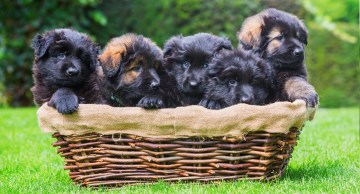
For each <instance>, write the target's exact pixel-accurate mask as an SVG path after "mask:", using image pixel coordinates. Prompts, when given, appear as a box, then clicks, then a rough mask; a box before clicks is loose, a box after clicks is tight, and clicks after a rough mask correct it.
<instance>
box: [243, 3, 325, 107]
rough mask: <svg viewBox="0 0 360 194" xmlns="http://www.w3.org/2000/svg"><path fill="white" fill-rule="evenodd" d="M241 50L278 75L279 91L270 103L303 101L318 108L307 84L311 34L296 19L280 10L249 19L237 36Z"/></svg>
mask: <svg viewBox="0 0 360 194" xmlns="http://www.w3.org/2000/svg"><path fill="white" fill-rule="evenodd" d="M237 36H238V38H239V41H240V45H239V47H243V48H245V49H247V50H253V51H254V52H256V53H258V54H259V55H260V56H261V57H262V58H264V59H266V60H267V61H268V62H270V63H271V64H272V65H273V66H274V68H275V71H276V79H275V84H276V90H275V91H274V92H272V95H270V96H269V98H268V102H269V103H271V102H275V101H277V100H280V101H294V100H296V99H303V100H305V101H306V103H307V105H308V106H311V107H314V106H316V105H317V104H318V96H317V93H316V91H315V89H314V87H313V86H312V85H310V84H309V83H308V82H307V71H306V67H305V64H304V49H305V45H306V44H307V30H306V27H305V25H304V24H303V22H301V21H300V20H299V19H298V18H297V17H296V16H294V15H291V14H289V13H286V12H284V11H280V10H277V9H273V8H270V9H265V10H263V11H262V12H260V13H258V14H256V15H254V16H251V17H249V18H247V19H246V20H245V21H244V23H243V25H242V28H241V30H240V31H239V32H238V33H237Z"/></svg>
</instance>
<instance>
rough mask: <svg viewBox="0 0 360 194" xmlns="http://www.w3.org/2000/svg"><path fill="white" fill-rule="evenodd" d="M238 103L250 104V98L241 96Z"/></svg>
mask: <svg viewBox="0 0 360 194" xmlns="http://www.w3.org/2000/svg"><path fill="white" fill-rule="evenodd" d="M240 102H241V103H246V104H250V103H251V97H250V96H242V97H241V98H240Z"/></svg>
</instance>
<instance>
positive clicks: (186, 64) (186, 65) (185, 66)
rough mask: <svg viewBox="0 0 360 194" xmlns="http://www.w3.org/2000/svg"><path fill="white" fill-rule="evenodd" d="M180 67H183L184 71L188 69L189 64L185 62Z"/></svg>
mask: <svg viewBox="0 0 360 194" xmlns="http://www.w3.org/2000/svg"><path fill="white" fill-rule="evenodd" d="M182 66H183V67H184V68H185V69H187V68H189V67H190V63H189V62H187V61H185V62H184V63H183V64H182Z"/></svg>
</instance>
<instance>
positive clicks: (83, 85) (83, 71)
mask: <svg viewBox="0 0 360 194" xmlns="http://www.w3.org/2000/svg"><path fill="white" fill-rule="evenodd" d="M31 47H32V48H33V49H34V52H35V57H34V63H33V68H32V71H33V78H34V82H35V85H34V86H33V87H32V88H31V91H32V93H33V95H34V101H35V103H36V104H37V105H42V104H43V103H45V102H49V103H48V105H49V106H52V107H54V108H56V109H57V110H58V112H60V113H63V114H70V113H72V112H74V111H76V110H77V108H78V106H79V103H86V104H88V103H101V101H102V99H101V94H100V89H99V85H98V80H97V75H96V70H97V68H98V67H97V55H98V53H99V48H98V46H97V45H96V44H95V43H94V42H93V41H91V39H90V38H89V37H88V36H87V35H86V34H83V33H79V32H77V31H74V30H71V29H55V30H50V31H47V32H45V33H44V34H41V35H36V36H35V37H34V38H33V40H32V43H31Z"/></svg>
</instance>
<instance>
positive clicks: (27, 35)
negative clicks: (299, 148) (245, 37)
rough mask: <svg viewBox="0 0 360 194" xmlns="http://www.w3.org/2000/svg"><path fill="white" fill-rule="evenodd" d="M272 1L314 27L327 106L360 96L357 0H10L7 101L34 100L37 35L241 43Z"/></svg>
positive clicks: (3, 78) (311, 55)
mask: <svg viewBox="0 0 360 194" xmlns="http://www.w3.org/2000/svg"><path fill="white" fill-rule="evenodd" d="M267 7H276V8H278V9H282V10H285V11H288V12H290V13H293V14H295V15H297V16H298V17H299V18H301V19H304V20H305V23H306V25H307V26H308V29H309V45H308V46H307V56H306V57H307V58H306V64H307V67H308V70H309V75H310V82H311V83H312V84H313V85H314V86H315V87H316V89H317V91H318V92H319V95H320V102H321V106H322V107H338V106H354V105H356V104H357V102H358V99H359V92H358V91H359V86H358V85H359V80H360V78H359V66H358V65H359V61H358V60H359V50H358V49H359V46H358V42H359V40H358V35H359V26H358V23H359V2H358V1H357V0H345V1H332V0H317V1H314V0H298V1H287V0H237V1H232V0H157V1H147V0H106V1H101V0H76V1H66V0H53V1H45V0H42V1H32V0H22V1H21V0H18V1H10V0H5V1H4V0H3V1H1V2H0V8H1V10H3V11H2V12H0V21H1V23H0V61H1V63H0V106H1V104H4V102H5V101H6V102H8V103H9V104H10V105H13V106H23V105H30V104H32V95H31V92H30V90H29V89H30V87H31V86H32V84H33V81H32V78H31V65H32V55H33V52H32V50H31V48H30V47H29V44H30V41H31V38H32V37H33V36H34V35H35V34H36V33H42V32H44V31H45V30H49V29H53V28H61V27H72V28H74V29H76V30H79V31H81V32H85V33H88V34H89V35H91V36H92V37H93V38H94V39H95V40H96V41H97V42H98V43H99V44H100V45H101V46H104V45H105V44H106V43H107V42H108V41H109V40H110V38H112V37H115V36H120V35H122V34H124V33H128V32H134V33H138V34H143V35H144V36H147V37H150V38H151V39H153V40H154V41H155V42H157V44H158V45H159V46H160V47H162V46H163V44H164V42H165V41H166V40H167V39H169V38H170V37H171V36H173V35H178V34H183V35H190V34H194V33H197V32H210V33H213V34H216V35H220V36H226V37H228V38H229V39H230V40H231V41H232V42H233V45H234V47H236V46H237V39H236V31H238V30H239V28H240V27H241V23H242V21H243V20H244V19H245V18H246V17H248V16H250V15H253V14H255V13H257V12H259V11H260V10H262V9H264V8H267Z"/></svg>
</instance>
